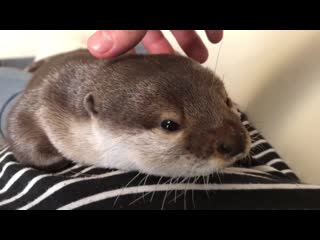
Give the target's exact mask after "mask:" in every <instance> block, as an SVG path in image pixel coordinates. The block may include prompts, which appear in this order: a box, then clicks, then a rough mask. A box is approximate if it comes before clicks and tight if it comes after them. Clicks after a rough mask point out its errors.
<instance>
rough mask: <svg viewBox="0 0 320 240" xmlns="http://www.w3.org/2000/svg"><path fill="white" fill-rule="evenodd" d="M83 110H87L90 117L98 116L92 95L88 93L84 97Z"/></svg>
mask: <svg viewBox="0 0 320 240" xmlns="http://www.w3.org/2000/svg"><path fill="white" fill-rule="evenodd" d="M83 104H84V108H85V109H86V110H87V112H88V113H89V115H90V116H96V115H97V114H98V111H97V107H96V105H95V100H94V97H93V95H92V93H88V94H87V95H86V96H85V97H84V101H83Z"/></svg>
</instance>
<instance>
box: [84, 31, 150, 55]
mask: <svg viewBox="0 0 320 240" xmlns="http://www.w3.org/2000/svg"><path fill="white" fill-rule="evenodd" d="M146 32H147V31H146V30H101V31H97V32H96V33H94V34H93V35H92V36H91V37H90V38H89V39H88V49H89V51H90V52H91V53H92V54H93V55H94V56H96V57H100V58H111V57H116V56H119V55H121V54H123V53H125V52H127V51H129V50H131V49H132V48H134V47H135V46H136V45H137V44H138V43H139V42H140V41H141V40H142V38H143V37H144V36H145V34H146Z"/></svg>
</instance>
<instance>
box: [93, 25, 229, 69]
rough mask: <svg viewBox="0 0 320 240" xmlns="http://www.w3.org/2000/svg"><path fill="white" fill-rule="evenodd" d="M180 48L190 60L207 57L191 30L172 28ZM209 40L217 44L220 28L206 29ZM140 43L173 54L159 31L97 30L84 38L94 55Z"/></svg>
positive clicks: (116, 52) (121, 50) (108, 55)
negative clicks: (87, 37) (86, 38)
mask: <svg viewBox="0 0 320 240" xmlns="http://www.w3.org/2000/svg"><path fill="white" fill-rule="evenodd" d="M171 32H172V34H173V35H174V37H175V38H176V40H177V42H178V44H179V45H180V46H181V48H182V49H183V51H184V52H185V53H186V54H187V56H189V57H190V58H193V59H194V60H196V61H198V62H200V63H203V62H205V61H206V60H207V59H208V50H207V48H206V46H205V45H204V43H203V42H202V40H201V39H200V37H199V36H198V34H197V33H196V32H195V31H194V30H172V31H171ZM205 32H206V35H207V37H208V39H209V41H210V42H212V43H219V42H220V41H221V39H222V37H223V31H222V30H206V31H205ZM140 41H142V44H143V45H144V47H145V48H146V49H147V51H148V53H150V54H159V53H174V50H173V48H172V46H171V45H170V43H169V42H168V40H167V39H166V38H165V36H164V35H163V34H162V32H161V31H160V30H100V31H97V32H95V33H94V34H93V35H92V36H91V37H90V38H89V39H88V43H87V45H88V49H89V51H90V52H91V53H92V54H93V55H94V56H96V57H98V58H112V57H116V56H119V55H121V54H124V53H126V52H129V51H131V52H134V47H135V46H136V45H138V44H139V43H140Z"/></svg>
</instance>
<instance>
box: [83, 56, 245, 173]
mask: <svg viewBox="0 0 320 240" xmlns="http://www.w3.org/2000/svg"><path fill="white" fill-rule="evenodd" d="M97 79H99V81H96V85H95V87H94V88H92V89H91V92H89V93H88V94H87V95H86V97H85V99H84V107H85V109H86V111H87V112H88V116H90V124H91V126H92V129H93V134H92V135H93V139H94V140H93V141H94V144H93V147H94V148H95V149H96V151H97V155H98V156H99V159H98V162H97V165H100V166H107V167H116V168H124V169H128V170H139V171H141V172H144V173H147V174H153V175H161V176H170V177H178V176H197V175H208V174H211V173H213V172H214V171H216V170H219V169H221V168H224V167H226V166H229V165H231V164H233V163H234V162H235V161H237V160H239V159H240V158H242V157H244V156H246V154H248V150H249V145H250V140H249V137H248V133H247V131H246V129H245V128H244V127H243V125H242V123H241V121H240V117H239V114H238V113H237V111H236V110H235V108H234V106H233V103H232V101H231V100H230V98H229V97H228V95H227V92H226V90H225V88H224V85H223V83H222V81H220V80H219V78H218V77H217V76H216V75H215V74H214V73H213V72H211V71H210V70H208V69H206V68H204V67H203V66H201V65H200V64H198V63H196V62H194V61H192V60H191V59H188V58H186V57H183V56H177V55H149V56H141V55H140V56H139V55H136V56H126V57H122V58H119V59H116V60H113V61H112V62H110V63H108V64H105V65H104V67H103V71H101V72H100V73H99V76H97Z"/></svg>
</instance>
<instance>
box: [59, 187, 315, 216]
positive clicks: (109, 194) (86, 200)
mask: <svg viewBox="0 0 320 240" xmlns="http://www.w3.org/2000/svg"><path fill="white" fill-rule="evenodd" d="M297 188H299V189H317V190H319V189H320V186H317V185H303V184H209V185H208V184H163V185H147V186H136V187H129V188H126V189H116V190H111V191H106V192H102V193H98V194H95V195H92V196H89V197H86V198H82V199H79V200H77V201H74V202H72V203H69V204H67V205H65V206H62V207H60V208H59V209H58V210H72V209H75V208H78V207H81V206H85V205H88V204H90V203H94V202H98V201H101V200H104V199H108V198H113V197H117V196H119V195H120V196H121V195H128V194H137V193H143V192H154V191H157V192H158V191H170V190H261V189H270V190H272V189H297Z"/></svg>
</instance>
